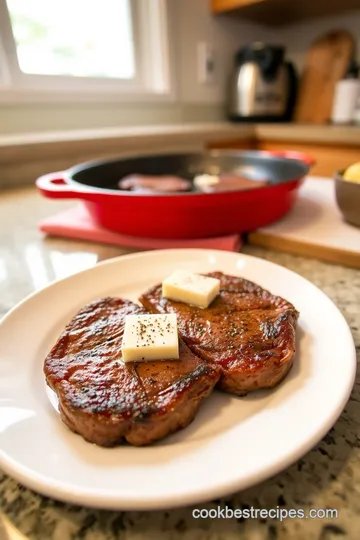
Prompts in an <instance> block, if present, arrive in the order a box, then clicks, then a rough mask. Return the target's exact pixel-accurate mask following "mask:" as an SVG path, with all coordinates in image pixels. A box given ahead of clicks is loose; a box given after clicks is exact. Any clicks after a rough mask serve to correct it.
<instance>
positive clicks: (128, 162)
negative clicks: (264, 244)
mask: <svg viewBox="0 0 360 540" xmlns="http://www.w3.org/2000/svg"><path fill="white" fill-rule="evenodd" d="M313 164H314V160H313V158H311V157H310V156H308V155H305V154H302V153H299V152H292V151H287V152H262V151H222V150H221V151H220V150H214V151H209V152H203V153H196V154H172V155H158V156H143V157H136V158H133V157H132V158H126V159H116V160H108V161H98V162H92V163H86V164H83V165H78V166H76V167H73V168H71V169H68V170H67V171H62V172H56V173H51V174H47V175H45V176H42V177H40V178H38V180H37V181H36V185H37V187H38V188H39V190H40V192H41V193H42V194H43V195H44V196H45V197H49V198H52V199H79V200H82V201H84V204H85V205H86V207H87V209H88V211H89V212H90V214H91V216H92V218H93V219H94V220H95V222H96V223H97V224H98V225H100V226H102V227H105V228H106V229H110V230H112V231H117V232H120V233H122V234H126V235H131V236H140V237H143V238H144V237H145V238H164V239H165V238H167V239H185V238H205V237H212V236H222V235H227V234H233V233H242V232H247V231H251V230H254V229H257V228H259V227H263V226H265V225H267V224H269V223H272V222H274V221H276V220H278V219H280V218H282V217H283V216H285V215H286V214H287V212H289V210H290V209H291V208H292V206H293V204H294V202H295V199H296V196H297V191H298V188H299V187H300V185H301V182H302V180H303V179H304V177H305V176H306V174H307V173H308V172H309V170H310V168H311V166H312V165H313ZM214 171H215V174H220V173H229V174H236V175H239V176H244V177H247V178H251V179H253V180H254V181H257V180H267V181H268V185H266V186H264V187H257V188H256V189H246V190H234V191H226V192H219V193H201V192H198V191H196V190H193V191H189V192H179V193H171V194H170V193H168V194H156V195H155V194H148V193H137V192H133V191H122V190H119V189H118V187H117V185H118V182H119V180H120V179H121V178H124V177H125V176H128V175H131V174H141V175H158V176H161V175H172V176H179V177H181V178H186V179H189V180H190V181H192V179H193V178H194V177H195V176H196V175H200V174H214Z"/></svg>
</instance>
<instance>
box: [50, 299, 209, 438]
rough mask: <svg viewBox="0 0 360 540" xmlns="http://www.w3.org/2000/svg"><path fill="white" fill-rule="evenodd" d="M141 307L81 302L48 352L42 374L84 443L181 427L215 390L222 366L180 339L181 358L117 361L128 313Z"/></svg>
mask: <svg viewBox="0 0 360 540" xmlns="http://www.w3.org/2000/svg"><path fill="white" fill-rule="evenodd" d="M141 313H145V311H144V309H143V308H141V307H140V306H137V305H136V304H133V303H132V302H130V301H127V300H121V299H118V298H104V299H102V300H99V301H96V302H93V303H91V304H89V305H87V306H85V307H84V308H83V309H82V310H81V311H80V312H79V313H78V314H77V315H76V316H75V317H74V318H73V319H72V321H71V322H70V323H69V324H68V325H67V327H66V328H65V330H64V331H63V333H62V335H61V336H60V338H59V339H58V341H57V343H56V344H55V345H54V347H53V348H52V350H51V352H50V353H49V355H48V356H47V358H46V360H45V364H44V373H45V377H46V381H47V383H48V385H49V386H50V387H51V388H52V389H53V390H54V391H55V392H56V394H57V396H58V399H59V411H60V414H61V418H62V420H63V421H64V423H65V424H66V425H67V426H68V427H69V428H70V429H71V430H72V431H74V432H76V433H79V434H80V435H82V436H83V437H84V439H86V440H87V441H90V442H93V443H96V444H98V445H101V446H114V445H116V444H119V443H121V442H122V441H123V440H126V441H128V442H129V443H131V444H133V445H136V446H140V445H145V444H150V443H152V442H154V441H156V440H159V439H162V438H163V437H165V436H166V435H168V434H169V433H172V432H174V431H177V430H179V429H181V428H184V427H186V426H187V425H188V424H189V423H190V422H191V421H192V420H193V418H194V417H195V415H196V412H197V410H198V408H199V406H200V404H201V402H202V400H203V399H204V398H206V397H207V396H208V395H209V394H210V393H211V391H212V389H213V388H214V386H215V384H216V382H217V381H218V379H219V372H218V370H217V369H216V368H215V369H214V368H212V367H211V366H210V365H209V364H207V363H206V362H204V361H203V360H201V359H200V358H198V357H197V356H196V355H195V354H194V353H192V352H191V351H190V350H189V348H188V347H187V346H186V345H185V344H184V343H183V342H182V341H181V340H180V346H179V350H180V358H179V359H178V360H161V359H159V360H158V361H154V362H139V363H137V362H136V363H127V364H125V363H124V362H123V361H122V357H121V344H122V336H123V332H124V324H125V317H126V315H130V314H135V315H136V314H141Z"/></svg>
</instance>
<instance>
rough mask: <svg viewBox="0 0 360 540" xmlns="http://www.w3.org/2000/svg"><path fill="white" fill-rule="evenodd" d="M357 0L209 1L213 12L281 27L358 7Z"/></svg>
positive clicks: (359, 5)
mask: <svg viewBox="0 0 360 540" xmlns="http://www.w3.org/2000/svg"><path fill="white" fill-rule="evenodd" d="M359 7H360V4H359V0H323V1H321V0H211V10H212V12H213V13H216V14H221V13H227V14H232V15H237V16H239V17H241V18H244V19H247V20H249V21H253V22H257V23H261V24H265V25H269V26H280V25H284V24H289V23H294V22H298V21H303V20H308V19H315V18H319V17H323V16H325V15H335V14H339V13H345V12H346V11H351V10H356V9H359Z"/></svg>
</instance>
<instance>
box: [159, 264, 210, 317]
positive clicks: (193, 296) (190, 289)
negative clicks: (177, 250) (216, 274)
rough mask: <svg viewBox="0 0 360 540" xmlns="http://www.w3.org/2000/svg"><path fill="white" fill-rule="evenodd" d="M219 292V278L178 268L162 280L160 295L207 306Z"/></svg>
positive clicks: (186, 302)
mask: <svg viewBox="0 0 360 540" xmlns="http://www.w3.org/2000/svg"><path fill="white" fill-rule="evenodd" d="M219 292H220V280H219V279H215V278H212V277H207V276H201V275H199V274H193V273H191V272H188V271H186V270H178V271H177V272H174V273H173V274H171V276H169V277H167V278H166V279H164V281H163V282H162V295H163V296H164V297H165V298H168V299H169V300H176V301H177V302H184V303H185V304H192V305H194V306H198V307H201V308H207V307H208V306H209V305H210V304H211V302H212V301H213V300H214V298H216V296H217V295H218V294H219Z"/></svg>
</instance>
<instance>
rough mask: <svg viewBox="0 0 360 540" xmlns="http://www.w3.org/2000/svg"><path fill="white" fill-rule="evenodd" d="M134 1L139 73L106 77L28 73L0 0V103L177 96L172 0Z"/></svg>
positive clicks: (6, 12)
mask: <svg viewBox="0 0 360 540" xmlns="http://www.w3.org/2000/svg"><path fill="white" fill-rule="evenodd" d="M130 1H131V12H132V24H133V35H134V53H135V66H136V75H135V77H134V78H132V79H105V78H100V77H72V76H61V75H29V74H25V73H23V72H22V71H21V70H20V67H19V62H18V57H17V52H16V44H15V40H14V37H13V32H12V28H11V23H10V17H9V12H8V9H7V5H6V0H0V103H4V102H5V103H6V102H9V103H14V102H53V101H56V102H59V101H60V102H76V101H81V102H83V101H95V102H99V101H102V102H103V101H104V100H108V101H143V100H144V99H146V100H147V101H148V100H151V101H152V100H154V101H163V100H166V101H173V100H174V99H175V94H174V84H173V73H172V70H171V65H172V64H173V63H172V62H171V58H170V56H171V50H170V42H169V35H170V31H169V17H168V9H167V8H168V6H167V4H168V0H130Z"/></svg>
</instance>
